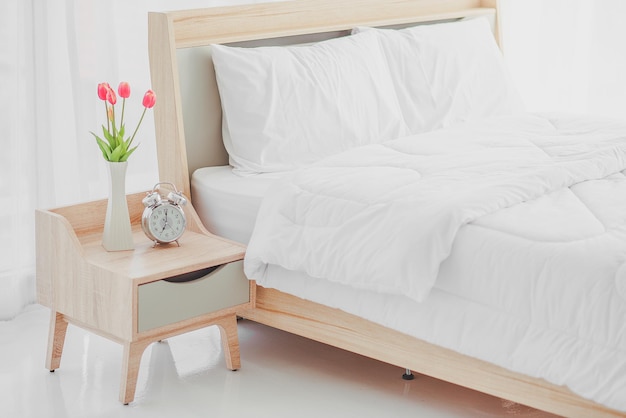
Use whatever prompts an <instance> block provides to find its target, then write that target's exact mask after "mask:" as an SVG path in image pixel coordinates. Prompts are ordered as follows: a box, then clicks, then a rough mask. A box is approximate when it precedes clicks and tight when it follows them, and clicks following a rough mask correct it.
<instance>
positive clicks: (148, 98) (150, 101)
mask: <svg viewBox="0 0 626 418" xmlns="http://www.w3.org/2000/svg"><path fill="white" fill-rule="evenodd" d="M155 103H156V94H154V92H153V91H152V90H148V91H147V92H146V94H144V96H143V106H144V107H145V108H146V109H150V108H151V107H153V106H154V104H155Z"/></svg>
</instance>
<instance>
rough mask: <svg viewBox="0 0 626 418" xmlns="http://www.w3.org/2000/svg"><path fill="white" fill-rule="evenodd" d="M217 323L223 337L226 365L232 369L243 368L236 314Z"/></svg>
mask: <svg viewBox="0 0 626 418" xmlns="http://www.w3.org/2000/svg"><path fill="white" fill-rule="evenodd" d="M216 325H217V326H218V327H219V329H220V335H221V337H222V348H223V350H224V357H225V358H226V367H228V368H229V369H230V370H237V369H240V368H241V358H240V356H239V334H238V333H237V317H236V316H235V315H230V316H227V317H225V318H223V319H220V320H219V321H218V322H217V323H216Z"/></svg>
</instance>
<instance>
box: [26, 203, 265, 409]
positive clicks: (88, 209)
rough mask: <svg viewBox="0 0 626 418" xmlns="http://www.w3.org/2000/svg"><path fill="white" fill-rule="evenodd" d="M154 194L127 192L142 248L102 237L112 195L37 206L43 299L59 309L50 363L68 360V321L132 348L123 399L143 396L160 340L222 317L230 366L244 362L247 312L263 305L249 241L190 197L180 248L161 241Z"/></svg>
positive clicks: (127, 351) (54, 311)
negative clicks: (149, 211)
mask: <svg viewBox="0 0 626 418" xmlns="http://www.w3.org/2000/svg"><path fill="white" fill-rule="evenodd" d="M145 195H146V194H145V193H137V194H133V195H129V196H127V201H128V209H129V212H130V216H131V224H132V229H133V241H134V244H135V249H134V250H130V251H116V252H107V251H106V250H105V249H104V248H103V247H102V245H101V242H102V229H103V227H104V217H105V212H106V205H107V200H99V201H94V202H88V203H84V204H79V205H74V206H67V207H63V208H57V209H51V210H37V211H36V214H35V231H36V250H37V299H38V302H39V303H41V304H42V305H44V306H47V307H49V308H50V310H51V317H50V329H49V335H48V352H47V356H46V368H48V369H49V370H50V371H54V370H55V369H57V368H59V366H60V362H61V354H62V352H63V344H64V341H65V334H66V330H67V326H68V324H73V325H76V326H78V327H81V328H84V329H87V330H89V331H91V332H93V333H95V334H98V335H100V336H103V337H105V338H108V339H110V340H113V341H116V342H118V343H120V344H121V345H122V346H123V361H122V376H121V385H120V396H119V399H120V401H121V402H122V403H124V404H127V403H129V402H131V401H132V400H133V399H134V396H135V387H136V384H137V375H138V372H139V364H140V362H141V356H142V354H143V352H144V350H145V348H146V347H147V346H148V345H150V344H151V343H153V342H155V341H159V340H163V339H166V338H169V337H172V336H175V335H178V334H182V333H185V332H189V331H192V330H195V329H198V328H202V327H206V326H209V325H217V326H218V327H219V329H220V334H221V337H222V346H223V349H224V355H225V357H226V365H227V367H228V368H229V369H231V370H236V369H238V368H240V366H241V363H240V356H239V339H238V334H237V318H236V315H237V313H238V312H243V311H245V310H247V309H251V308H252V307H253V306H254V296H255V295H254V293H253V292H254V286H250V284H249V281H248V280H247V279H246V277H245V276H244V274H243V266H242V265H243V261H242V260H243V256H244V253H245V247H244V246H243V245H241V244H238V243H235V242H232V241H229V240H227V239H224V238H221V237H218V236H215V235H212V234H211V233H209V232H208V231H207V230H206V229H204V227H203V226H202V224H201V222H200V221H199V219H198V216H197V214H196V213H195V211H194V209H193V207H192V206H191V205H187V206H185V207H184V210H185V214H186V216H187V220H188V222H187V230H186V231H185V233H184V234H183V236H182V237H181V238H180V240H179V243H180V246H177V245H176V243H173V244H169V245H156V246H154V245H153V242H151V241H150V240H148V238H147V237H146V236H145V235H144V233H143V231H142V229H141V214H142V212H143V209H144V206H143V204H142V202H141V200H142V199H143V197H145Z"/></svg>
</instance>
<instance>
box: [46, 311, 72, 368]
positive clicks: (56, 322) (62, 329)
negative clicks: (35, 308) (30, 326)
mask: <svg viewBox="0 0 626 418" xmlns="http://www.w3.org/2000/svg"><path fill="white" fill-rule="evenodd" d="M66 332H67V321H66V320H65V318H64V317H63V314H61V313H59V312H56V311H51V312H50V328H49V331H48V352H47V353H46V369H48V370H50V371H51V372H53V371H55V370H56V369H58V368H59V366H60V365H61V355H62V354H63V344H64V343H65V334H66Z"/></svg>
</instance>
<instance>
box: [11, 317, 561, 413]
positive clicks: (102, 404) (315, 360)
mask: <svg viewBox="0 0 626 418" xmlns="http://www.w3.org/2000/svg"><path fill="white" fill-rule="evenodd" d="M48 319H49V311H48V310H47V309H46V308H43V307H41V306H39V305H33V306H30V307H28V308H27V309H26V310H25V311H24V312H23V313H22V314H21V315H19V316H18V317H17V318H16V319H14V320H12V321H7V322H0V359H2V360H1V361H0V417H7V418H9V417H10V418H22V417H33V418H48V417H63V418H73V417H76V418H79V417H80V418H91V417H103V418H104V417H106V418H109V417H137V418H139V417H146V418H147V417H150V418H159V417H176V418H186V417H203V418H205V417H211V418H221V417H272V418H281V417H289V418H292V417H299V418H300V417H342V418H344V417H381V418H386V417H393V416H397V417H403V416H411V417H420V418H422V417H423V418H430V417H438V418H439V417H510V416H513V417H533V418H540V417H548V416H549V415H548V414H545V413H542V412H539V411H536V410H532V409H530V408H527V407H525V406H521V405H517V404H513V403H511V402H507V401H504V400H501V399H498V398H494V397H490V396H487V395H483V394H481V393H478V392H474V391H471V390H468V389H464V388H461V387H458V386H455V385H451V384H448V383H444V382H441V381H438V380H435V379H432V378H428V377H425V376H420V375H416V378H415V380H413V381H405V380H402V379H401V374H402V372H403V370H401V369H399V368H397V367H394V366H390V365H387V364H384V363H380V362H377V361H374V360H371V359H367V358H364V357H360V356H358V355H355V354H351V353H347V352H345V351H342V350H338V349H335V348H332V347H329V346H326V345H324V344H319V343H316V342H313V341H310V340H307V339H304V338H301V337H297V336H294V335H290V334H287V333H284V332H281V331H278V330H275V329H272V328H268V327H265V326H262V325H259V324H255V323H253V322H249V321H240V322H239V339H240V345H241V356H242V368H241V370H238V371H235V372H232V371H229V370H227V369H226V367H225V364H224V359H223V356H222V351H221V347H220V340H219V332H218V330H217V328H216V327H210V328H207V329H203V330H200V331H196V332H193V333H189V334H186V335H182V336H179V337H175V338H171V339H169V340H167V341H165V342H162V343H155V344H152V345H151V346H149V347H148V348H147V349H146V351H145V353H144V355H143V359H142V363H141V368H140V371H139V382H138V385H137V393H136V398H135V401H134V402H132V403H131V404H129V405H128V406H124V405H122V404H120V403H119V402H118V400H117V398H118V391H119V377H120V367H121V346H120V345H118V344H116V343H113V342H110V341H108V340H106V339H103V338H101V337H98V336H95V335H92V334H90V333H87V332H85V331H82V330H81V329H79V328H76V327H73V326H71V325H70V327H69V328H68V333H67V338H66V341H65V349H64V352H63V359H62V361H61V368H60V369H58V370H57V371H56V372H55V373H50V372H49V371H47V370H46V369H45V368H44V358H45V353H46V344H47V333H48Z"/></svg>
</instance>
